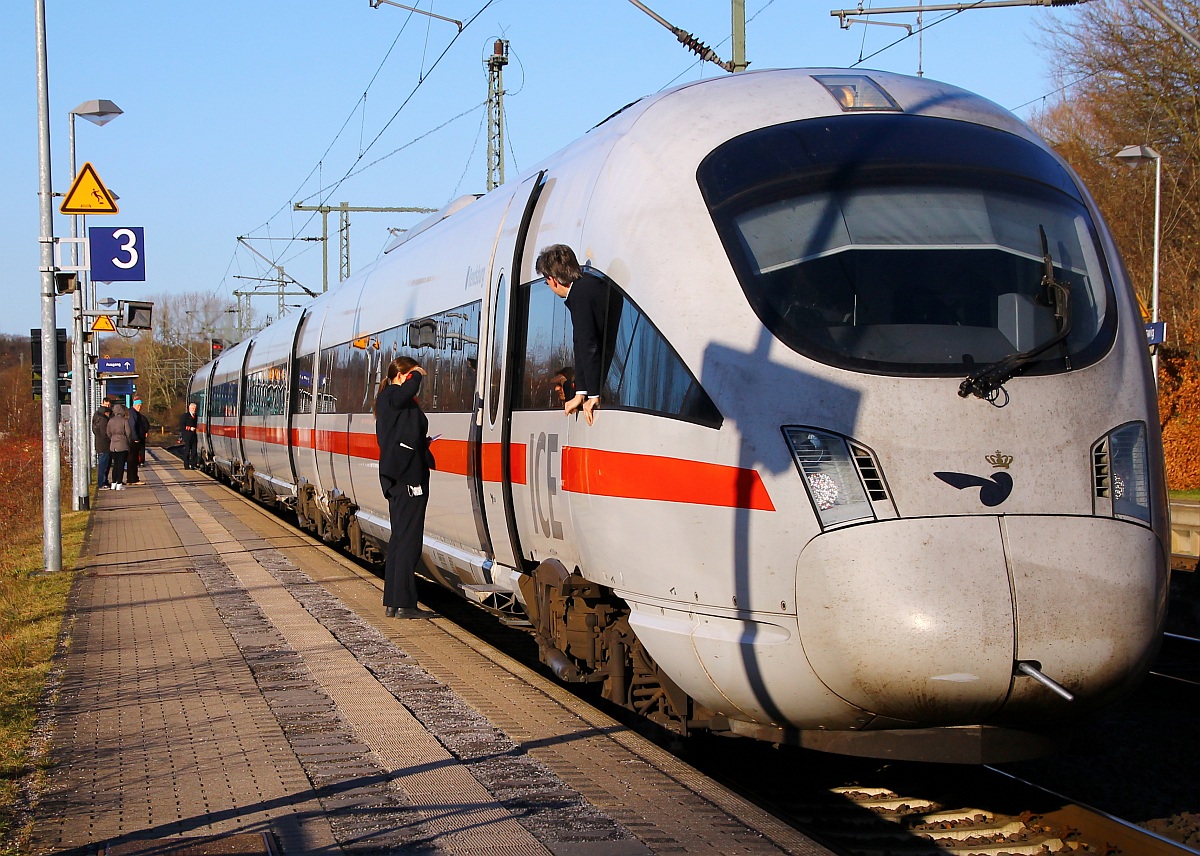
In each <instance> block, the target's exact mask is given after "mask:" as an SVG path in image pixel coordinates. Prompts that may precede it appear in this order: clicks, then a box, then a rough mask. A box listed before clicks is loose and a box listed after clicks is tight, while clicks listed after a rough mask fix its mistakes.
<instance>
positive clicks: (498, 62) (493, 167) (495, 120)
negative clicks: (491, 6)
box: [486, 39, 508, 190]
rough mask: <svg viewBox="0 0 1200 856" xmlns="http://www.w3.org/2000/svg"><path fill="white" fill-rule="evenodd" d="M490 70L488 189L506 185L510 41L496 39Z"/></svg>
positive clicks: (488, 61)
mask: <svg viewBox="0 0 1200 856" xmlns="http://www.w3.org/2000/svg"><path fill="white" fill-rule="evenodd" d="M486 64H487V70H488V153H487V160H488V174H487V189H488V190H495V189H496V188H497V187H499V186H500V185H502V184H504V66H506V65H508V39H496V42H495V44H494V45H492V55H491V56H490V57H488V58H487V60H486Z"/></svg>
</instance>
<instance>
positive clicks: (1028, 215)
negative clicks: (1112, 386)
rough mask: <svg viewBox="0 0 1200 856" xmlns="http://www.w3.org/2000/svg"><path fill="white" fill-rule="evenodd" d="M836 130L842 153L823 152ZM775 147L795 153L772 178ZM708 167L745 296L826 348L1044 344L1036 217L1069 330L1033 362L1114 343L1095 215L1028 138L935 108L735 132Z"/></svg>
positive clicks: (779, 162)
mask: <svg viewBox="0 0 1200 856" xmlns="http://www.w3.org/2000/svg"><path fill="white" fill-rule="evenodd" d="M839 118H840V117H839ZM868 120H872V121H868ZM834 125H836V131H837V133H838V134H839V135H842V136H840V137H839V139H840V140H841V141H842V142H843V143H844V147H843V148H842V149H840V150H839V149H834V148H831V147H827V146H828V143H827V139H826V138H827V137H828V134H829V132H830V131H831V130H833V129H834V128H833V126H834ZM872 129H874V130H873V131H872ZM872 133H876V134H879V135H880V136H881V138H882V141H875V142H872V141H871V140H869V139H868V138H869V137H870V135H871V134H872ZM810 135H811V136H813V137H814V139H811V140H810V139H809V136H810ZM751 137H752V139H751ZM947 137H949V139H947ZM934 138H936V140H935V139H934ZM872 147H874V150H872ZM772 148H775V149H779V150H780V151H781V152H784V154H781V155H780V156H779V157H777V158H775V159H774V160H773V161H771V163H772V164H773V167H774V170H775V172H774V173H773V174H772V173H770V172H769V171H767V170H770V168H771V167H764V166H763V156H762V155H763V153H764V152H765V151H768V150H771V149H772ZM981 151H982V154H981ZM797 152H798V153H797ZM751 153H757V155H758V156H757V157H753V158H752V157H750V156H749V155H750V154H751ZM981 158H987V159H988V162H987V163H986V165H985V163H984V162H983V160H981ZM750 161H752V162H753V163H752V165H748V166H743V164H745V163H747V162H750ZM699 178H700V182H701V186H702V188H703V189H704V190H705V194H706V199H707V200H708V202H709V205H710V208H711V210H712V212H713V217H714V220H715V222H716V224H717V226H718V229H719V231H720V232H721V236H722V240H723V241H724V243H725V246H726V249H727V251H728V252H729V255H730V259H731V261H732V262H733V265H734V269H735V271H736V272H737V274H738V277H739V279H740V281H741V284H742V287H743V289H744V290H745V293H746V296H747V298H748V300H749V301H750V304H751V305H752V306H753V307H754V309H755V311H756V312H757V313H758V315H759V317H760V318H761V319H762V320H763V322H764V323H765V324H766V325H767V327H768V328H769V329H770V330H771V331H772V332H773V333H774V334H775V335H776V336H777V337H778V338H779V339H780V340H782V341H783V342H784V343H785V344H787V345H788V346H790V347H792V348H793V349H794V350H797V351H799V352H801V353H804V354H806V355H808V356H811V357H813V358H815V359H820V360H823V361H825V362H830V363H834V364H842V365H847V366H848V367H853V368H859V369H863V370H866V371H875V372H895V373H898V374H925V375H955V374H959V373H961V372H962V371H963V366H964V365H965V364H971V363H976V364H982V363H989V362H994V361H997V360H1000V359H1002V358H1004V357H1005V356H1008V355H1009V354H1012V353H1015V352H1020V351H1027V350H1030V349H1032V348H1034V347H1035V346H1037V345H1039V344H1041V343H1042V342H1045V341H1047V340H1049V339H1050V338H1052V337H1053V336H1054V335H1055V333H1056V331H1057V326H1056V324H1055V320H1054V310H1053V308H1052V307H1050V306H1048V305H1046V303H1045V301H1044V299H1043V298H1042V294H1041V290H1042V289H1041V281H1042V275H1043V267H1044V257H1043V255H1042V246H1041V240H1040V235H1039V227H1040V228H1043V229H1045V232H1046V235H1047V236H1048V239H1049V244H1048V248H1047V249H1048V251H1049V255H1050V258H1051V262H1052V264H1053V267H1054V276H1055V278H1056V279H1059V280H1060V281H1063V282H1065V283H1067V284H1068V285H1069V287H1070V290H1071V301H1070V308H1071V332H1070V335H1069V337H1068V338H1067V340H1066V342H1065V343H1063V344H1061V345H1059V346H1057V347H1055V348H1052V349H1050V350H1048V351H1047V352H1046V353H1045V354H1044V355H1043V356H1042V357H1040V358H1039V359H1038V360H1037V361H1036V362H1035V363H1033V364H1032V365H1031V366H1030V368H1029V370H1028V372H1027V373H1029V374H1038V373H1049V372H1056V371H1066V370H1068V369H1069V368H1071V367H1075V368H1078V367H1080V366H1081V365H1086V364H1088V363H1090V362H1094V361H1095V360H1096V359H1099V356H1100V355H1101V354H1103V353H1104V352H1105V351H1106V350H1107V348H1108V347H1109V345H1110V344H1111V342H1112V338H1113V335H1114V331H1115V314H1114V313H1113V312H1111V311H1110V307H1111V305H1112V298H1111V285H1110V284H1109V280H1108V275H1107V270H1106V269H1105V267H1104V265H1103V262H1102V258H1101V254H1100V252H1099V250H1098V249H1097V240H1096V232H1095V228H1094V226H1093V223H1092V221H1091V218H1090V215H1089V214H1088V211H1087V208H1086V207H1085V205H1084V204H1083V202H1082V201H1081V200H1080V199H1079V198H1078V195H1077V192H1076V191H1075V190H1074V187H1073V185H1072V184H1071V180H1070V177H1069V175H1068V174H1067V173H1066V172H1065V171H1064V170H1063V169H1062V168H1061V167H1060V166H1058V164H1057V163H1056V162H1055V161H1054V160H1053V159H1052V158H1051V157H1050V156H1049V155H1048V154H1046V153H1045V152H1043V151H1042V150H1041V149H1039V148H1037V147H1036V146H1034V145H1033V144H1032V143H1030V142H1028V141H1026V140H1022V139H1020V138H1018V137H1015V136H1013V135H1010V134H1004V133H1001V132H998V131H995V130H992V129H987V128H979V127H976V126H971V125H968V124H966V123H956V122H949V121H947V120H940V119H928V118H925V117H908V116H902V117H897V116H891V117H865V116H864V117H860V118H859V120H858V122H853V121H850V122H847V121H845V120H842V121H841V122H840V123H839V122H838V121H837V118H835V119H822V120H820V121H817V122H799V123H793V124H792V125H788V126H780V127H779V128H775V129H767V130H766V131H763V132H756V134H754V135H748V138H747V139H744V140H734V141H732V142H731V143H728V144H726V146H724V147H723V148H722V149H718V150H717V152H715V153H714V154H713V155H711V156H710V157H709V159H707V160H706V162H705V164H704V165H702V166H701V169H700V174H699ZM1068 191H1069V192H1068Z"/></svg>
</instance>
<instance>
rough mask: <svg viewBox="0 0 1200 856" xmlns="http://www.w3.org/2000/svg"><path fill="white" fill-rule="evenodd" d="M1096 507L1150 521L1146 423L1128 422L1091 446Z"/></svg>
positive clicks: (1098, 511) (1119, 515)
mask: <svg viewBox="0 0 1200 856" xmlns="http://www.w3.org/2000/svg"><path fill="white" fill-rule="evenodd" d="M1092 478H1093V482H1092V483H1093V485H1094V489H1095V499H1096V511H1097V513H1099V514H1112V515H1113V516H1114V517H1124V518H1127V519H1133V520H1140V521H1141V522H1142V523H1146V524H1149V523H1150V463H1149V457H1148V453H1147V449H1146V426H1145V424H1143V423H1141V422H1130V423H1128V424H1126V425H1122V426H1121V427H1120V428H1114V429H1113V430H1112V431H1109V432H1108V433H1107V434H1106V435H1104V437H1102V438H1100V440H1099V442H1097V443H1096V444H1095V445H1093V446H1092Z"/></svg>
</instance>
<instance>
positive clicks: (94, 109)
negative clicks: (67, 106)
mask: <svg viewBox="0 0 1200 856" xmlns="http://www.w3.org/2000/svg"><path fill="white" fill-rule="evenodd" d="M124 112H125V111H124V110H122V109H121V108H120V107H118V106H117V105H116V104H114V103H113V102H111V101H109V100H108V99H107V98H93V99H92V100H91V101H84V102H83V103H82V104H80V105H79V106H78V107H76V108H75V109H74V110H72V111H71V114H72V115H73V116H80V117H82V118H84V119H87V120H88V121H89V122H91V123H92V124H93V125H107V124H108V123H109V122H111V121H112V120H113V119H115V118H117V117H118V116H120V115H121V114H122V113H124Z"/></svg>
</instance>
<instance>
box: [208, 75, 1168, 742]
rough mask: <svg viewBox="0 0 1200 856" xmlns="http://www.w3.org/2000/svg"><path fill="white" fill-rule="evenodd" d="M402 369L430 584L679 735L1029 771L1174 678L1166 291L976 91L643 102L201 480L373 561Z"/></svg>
mask: <svg viewBox="0 0 1200 856" xmlns="http://www.w3.org/2000/svg"><path fill="white" fill-rule="evenodd" d="M552 243H566V244H569V245H571V246H572V247H574V248H575V250H576V252H577V253H578V254H579V256H580V259H581V260H583V261H585V263H586V264H587V266H588V267H589V269H590V270H591V271H592V272H594V273H596V274H597V275H598V276H600V277H601V278H602V279H603V281H604V282H605V283H606V284H607V288H608V310H609V311H608V325H607V330H606V335H605V388H604V390H603V404H602V408H601V410H600V411H598V415H597V418H596V421H595V424H594V425H592V426H588V425H586V423H585V422H584V421H583V420H580V419H575V418H564V416H563V414H562V410H561V405H560V402H559V399H558V397H557V395H556V391H555V387H554V378H555V376H556V375H558V374H559V373H560V372H561V371H562V370H563V369H567V368H570V363H571V361H572V359H573V358H572V355H571V351H570V341H571V337H570V322H569V317H568V315H567V313H566V311H565V308H564V305H563V302H562V301H561V300H560V299H558V298H557V297H555V296H554V295H553V294H552V293H551V292H550V290H549V289H548V288H547V287H546V285H545V283H544V281H542V280H541V279H540V278H539V277H538V276H537V275H536V274H535V273H534V271H533V263H534V258H535V256H536V254H537V252H538V250H539V249H540V248H542V247H544V246H546V245H549V244H552ZM399 354H408V355H411V356H413V357H415V358H416V359H417V360H418V361H420V362H421V363H422V364H423V365H425V367H426V368H427V369H428V370H429V375H428V377H427V379H426V382H425V384H424V388H423V390H422V394H421V399H422V406H423V407H424V409H425V410H426V411H427V413H428V414H429V420H430V432H431V435H433V436H435V437H436V439H435V441H434V443H433V445H432V450H433V453H434V456H435V458H436V459H437V462H438V465H437V471H436V472H435V474H434V476H433V481H432V484H431V498H430V505H429V512H428V517H427V523H426V535H425V548H426V549H425V554H424V560H425V562H426V565H427V569H428V571H429V574H430V576H431V577H432V578H434V579H436V580H438V581H439V582H441V583H442V584H444V585H446V586H448V587H450V588H452V589H455V590H457V591H459V592H460V593H461V594H463V595H464V596H466V597H469V598H472V599H474V600H476V601H478V602H480V603H482V604H484V605H485V606H488V607H489V608H492V609H494V610H497V611H510V612H513V611H517V612H522V613H523V614H524V615H525V616H527V617H528V619H529V621H530V623H531V625H532V627H533V630H534V632H535V634H536V635H537V637H538V642H539V646H540V649H541V652H542V656H543V659H544V660H545V661H546V662H547V663H548V664H549V665H550V666H551V667H552V668H553V669H554V670H555V672H556V673H557V674H558V675H559V676H560V677H562V678H564V679H566V680H570V681H585V682H596V683H600V684H602V685H603V687H604V693H605V695H606V696H607V697H609V698H611V699H612V700H614V701H616V702H618V703H621V704H625V705H627V706H629V707H632V708H634V709H635V710H638V711H639V712H642V713H643V714H645V715H647V716H650V717H651V718H654V719H656V720H658V721H661V722H664V723H665V724H668V725H670V726H672V727H675V728H677V729H679V730H682V731H687V730H690V729H693V728H709V729H712V730H717V731H726V732H731V733H735V734H743V735H748V736H752V737H758V738H762V739H769V740H778V741H789V742H795V743H799V744H801V745H806V746H812V747H816V748H821V749H827V750H832V751H840V752H849V753H858V754H879V755H888V756H892V757H914V758H928V759H939V760H970V761H978V760H1000V759H1004V758H1013V757H1021V756H1023V755H1028V754H1033V753H1037V752H1040V751H1043V750H1044V748H1045V746H1046V745H1047V743H1046V741H1045V740H1044V739H1043V738H1044V736H1045V731H1046V729H1047V728H1048V727H1050V726H1053V725H1055V724H1062V723H1065V722H1069V721H1071V720H1072V719H1073V718H1076V717H1078V716H1080V715H1083V714H1085V713H1087V712H1089V711H1092V710H1095V709H1096V708H1097V707H1099V706H1101V705H1103V704H1106V703H1109V702H1111V701H1112V700H1113V699H1114V698H1117V697H1119V696H1120V695H1121V694H1122V693H1124V692H1127V691H1128V690H1129V689H1130V687H1132V686H1133V685H1134V684H1135V682H1136V681H1137V680H1138V678H1139V677H1140V676H1141V675H1142V674H1143V673H1144V671H1145V669H1146V668H1147V665H1148V662H1149V659H1150V657H1151V656H1152V654H1153V651H1154V648H1155V645H1156V640H1157V639H1158V636H1159V633H1160V631H1161V625H1162V621H1163V615H1164V609H1165V592H1166V577H1167V560H1166V556H1167V554H1166V549H1165V546H1164V544H1165V541H1164V532H1165V527H1166V500H1165V484H1164V481H1163V478H1162V458H1161V449H1160V442H1159V436H1158V422H1157V416H1156V413H1157V410H1156V406H1155V392H1154V386H1153V381H1152V378H1151V376H1150V372H1149V360H1148V357H1147V354H1146V349H1145V343H1144V339H1143V336H1142V331H1141V325H1140V319H1139V315H1138V312H1137V307H1136V302H1135V299H1134V297H1133V294H1132V290H1131V288H1130V285H1129V282H1128V278H1127V275H1126V273H1125V271H1124V269H1123V267H1122V265H1121V262H1120V259H1119V256H1118V255H1117V253H1116V250H1115V247H1114V246H1113V243H1112V240H1111V237H1110V236H1109V234H1108V231H1107V229H1106V228H1105V226H1104V224H1103V222H1102V221H1101V219H1100V216H1099V214H1098V212H1097V210H1096V207H1095V205H1094V204H1093V202H1092V201H1091V199H1090V197H1089V196H1088V195H1087V192H1086V190H1085V189H1084V188H1083V187H1082V185H1081V184H1080V182H1079V181H1078V179H1077V178H1076V177H1075V176H1074V174H1073V173H1072V172H1071V171H1070V169H1069V168H1068V167H1067V166H1066V165H1065V163H1063V161H1062V160H1061V159H1060V158H1058V157H1057V156H1056V155H1055V154H1054V153H1053V152H1052V151H1051V150H1050V149H1049V148H1048V147H1047V146H1046V145H1045V143H1043V142H1042V141H1041V140H1040V139H1039V138H1038V137H1037V136H1036V135H1035V134H1034V133H1033V132H1032V131H1030V130H1029V129H1028V128H1027V127H1026V126H1025V125H1024V124H1022V123H1021V122H1020V121H1019V120H1017V119H1016V118H1015V117H1013V116H1011V115H1010V114H1008V113H1006V112H1005V111H1003V110H1001V109H1000V108H998V107H996V106H995V105H994V104H991V103H990V102H988V101H986V100H984V99H982V98H979V97H978V96H974V95H972V94H970V93H967V92H964V91H962V90H959V89H956V88H954V87H951V86H947V85H945V84H941V83H936V82H932V81H928V80H923V79H914V78H909V77H904V76H901V75H894V74H887V73H881V72H848V71H844V70H836V69H825V70H803V69H796V70H779V71H764V72H751V73H745V74H739V75H734V76H731V77H727V78H721V79H717V80H710V81H704V82H701V83H695V84H688V85H685V86H681V87H678V88H676V89H674V90H670V91H667V92H664V93H660V94H658V95H655V96H651V97H649V98H646V99H643V100H642V101H640V102H637V103H636V104H634V105H631V106H630V107H628V108H626V109H625V110H623V111H621V112H620V113H618V114H616V115H615V116H613V117H610V118H609V119H608V120H606V121H605V122H603V123H601V124H600V125H599V126H597V127H596V128H594V129H593V130H592V131H590V132H589V133H588V134H587V135H585V136H584V137H583V138H582V139H581V140H580V141H578V142H577V143H575V144H572V145H571V146H568V147H567V148H565V149H564V150H562V151H561V152H559V153H557V154H556V155H554V156H552V157H550V158H548V159H547V160H546V161H545V162H544V163H542V164H539V165H538V166H537V167H535V168H533V169H531V170H530V171H528V172H526V173H525V174H523V175H522V176H521V177H520V178H518V179H516V180H514V181H512V182H510V183H508V184H506V185H504V186H503V187H500V188H498V189H496V190H495V191H492V192H491V193H489V194H487V195H486V196H483V197H481V198H479V199H475V198H474V197H466V198H464V199H462V200H457V201H456V202H455V203H452V204H451V205H450V206H448V207H447V209H445V210H443V211H442V212H439V214H437V215H434V216H432V217H431V218H429V219H428V220H427V221H425V222H423V223H422V224H420V225H419V226H418V227H417V228H415V229H413V230H411V231H410V232H409V233H406V234H405V235H404V236H403V237H402V238H401V239H399V240H398V241H397V242H395V244H394V245H393V246H392V247H390V248H389V249H388V251H387V252H386V253H385V255H384V257H383V258H382V259H381V260H380V261H378V262H377V263H376V264H375V265H373V266H372V267H371V268H369V269H367V270H365V271H363V272H362V273H360V274H358V275H357V276H355V277H354V278H352V279H351V280H350V281H348V282H347V283H345V284H343V285H342V286H341V287H340V288H339V289H338V290H337V291H336V292H333V293H331V294H329V295H326V296H323V297H322V298H321V299H319V300H317V301H314V303H313V304H312V305H311V306H310V307H309V308H308V309H307V310H306V311H305V312H304V314H303V317H302V318H299V319H284V321H283V322H281V323H280V324H277V325H275V326H274V327H272V328H268V330H267V331H264V332H263V333H260V334H258V335H257V336H256V337H254V338H253V339H251V340H250V341H249V342H248V343H243V345H241V346H239V347H238V348H231V349H229V351H227V352H226V353H225V354H222V355H221V357H220V359H219V360H217V362H216V364H215V365H213V366H209V367H206V368H205V369H202V370H201V371H200V372H198V373H197V375H196V378H195V379H194V381H193V389H192V394H193V395H194V396H197V397H199V396H200V395H201V393H203V398H204V401H205V402H206V408H207V415H206V417H205V418H206V421H205V423H204V424H205V425H206V426H208V428H207V430H208V431H209V435H210V436H209V438H208V443H209V444H210V448H211V450H212V451H211V453H210V458H209V460H210V462H211V466H213V467H214V468H215V469H216V470H217V471H218V472H222V471H223V469H224V468H225V467H226V466H227V464H226V461H233V460H237V461H240V466H241V467H243V469H244V468H246V467H252V468H253V469H254V471H255V472H259V471H262V472H265V473H269V474H270V475H269V486H270V489H271V490H274V491H276V493H277V494H278V495H279V496H282V497H285V501H286V502H288V503H289V504H294V505H295V507H296V509H297V512H298V515H299V518H300V520H301V523H302V524H303V525H306V526H308V527H309V528H312V529H314V530H315V531H317V532H319V533H320V534H322V535H323V536H324V537H325V538H326V539H327V540H330V541H335V542H343V543H345V544H347V545H348V546H349V548H350V549H351V550H352V551H353V552H355V553H357V554H359V555H362V556H365V557H368V558H370V557H377V556H378V555H379V553H380V551H381V550H382V548H383V544H384V543H385V542H386V539H387V536H388V531H387V508H386V503H385V502H384V500H383V497H382V496H381V494H380V491H379V487H378V478H377V473H378V449H377V447H376V446H375V440H374V420H373V417H372V415H371V405H372V402H373V396H374V393H375V390H376V389H377V387H378V383H379V379H380V373H381V371H382V370H383V367H385V366H386V364H387V362H388V361H389V360H390V359H391V358H392V357H393V356H396V355H399ZM247 355H249V356H247ZM281 368H282V370H283V371H285V372H286V374H287V377H286V383H287V384H288V391H287V394H286V396H284V398H285V399H286V405H285V406H284V409H286V410H287V414H286V416H284V415H283V414H279V413H276V412H275V411H274V410H271V413H270V414H269V415H267V414H262V415H251V414H249V413H247V411H246V408H245V406H244V405H243V406H242V408H241V409H240V410H238V409H236V408H235V410H234V413H233V415H229V412H228V406H227V404H226V402H227V401H228V400H230V386H229V385H230V384H233V385H234V386H236V387H238V388H239V389H244V390H255V391H253V392H251V393H249V394H250V395H251V399H250V400H251V401H252V402H257V401H258V398H256V397H255V396H258V395H259V392H258V391H257V390H258V385H259V384H261V383H262V378H263V377H264V375H263V372H266V375H265V377H267V385H268V386H269V387H270V389H271V390H275V387H273V386H270V385H271V384H272V383H274V382H275V379H277V378H278V373H277V370H278V369H281ZM242 394H243V395H244V394H246V393H244V392H243V393H242ZM269 395H270V393H268V397H269ZM234 400H237V401H240V399H237V396H236V394H235V395H234ZM270 400H271V401H275V400H276V399H270ZM277 406H278V405H276V404H272V405H271V407H277ZM254 407H258V405H257V404H255V405H254ZM268 409H269V408H268ZM282 419H286V420H288V422H287V424H289V425H290V426H291V428H290V430H288V431H286V432H283V433H282V434H281V433H280V432H278V431H276V430H275V426H277V425H279V424H281V420H282ZM255 420H257V421H255ZM249 438H256V439H255V441H254V442H247V440H248V439H249ZM239 442H240V444H241V446H240V450H241V455H242V457H240V458H238V457H237V456H236V455H235V452H236V451H238V450H237V449H235V448H234V446H235V445H236V444H237V443H239ZM285 457H286V458H288V459H289V464H288V465H287V466H285V465H284V464H283V459H284V458H285ZM288 473H291V478H292V479H293V480H292V481H291V482H290V484H289V485H286V487H288V490H287V491H285V490H284V488H285V484H284V482H285V481H286V479H285V478H284V476H285V474H288Z"/></svg>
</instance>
